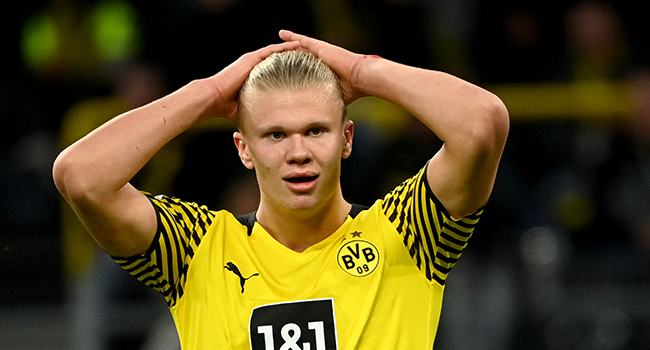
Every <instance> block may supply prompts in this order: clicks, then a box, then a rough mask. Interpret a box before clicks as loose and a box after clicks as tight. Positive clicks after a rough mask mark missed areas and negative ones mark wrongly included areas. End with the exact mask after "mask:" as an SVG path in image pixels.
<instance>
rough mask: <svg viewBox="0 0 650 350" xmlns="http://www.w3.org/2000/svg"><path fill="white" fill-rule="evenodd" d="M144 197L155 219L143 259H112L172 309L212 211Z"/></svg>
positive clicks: (161, 197)
mask: <svg viewBox="0 0 650 350" xmlns="http://www.w3.org/2000/svg"><path fill="white" fill-rule="evenodd" d="M145 195H147V197H148V198H149V200H150V201H151V203H152V204H153V206H154V208H155V210H156V215H157V220H158V229H157V232H156V236H155V238H154V241H153V243H152V244H151V247H150V248H149V250H148V251H147V253H146V254H145V255H143V256H134V257H129V258H119V257H113V259H115V261H116V262H117V263H118V264H119V265H120V266H121V267H122V268H123V269H124V270H126V271H127V272H128V273H129V274H131V275H132V276H133V277H135V278H137V279H138V280H139V281H140V282H142V283H144V284H145V285H147V286H148V287H150V288H152V289H154V290H156V291H158V292H159V293H161V294H162V295H163V296H164V297H165V299H166V300H167V305H168V306H169V307H172V306H173V305H174V304H175V303H176V301H177V300H178V298H180V297H181V296H182V295H183V287H184V285H185V279H186V275H187V270H188V268H189V265H190V262H191V261H192V258H193V257H194V252H195V251H196V249H197V248H198V246H199V244H200V243H201V240H202V239H203V237H204V236H205V234H206V232H207V230H208V227H209V226H210V225H211V224H212V221H213V220H214V219H215V212H213V211H210V210H208V208H207V207H205V206H199V205H197V204H196V203H190V202H184V201H181V200H179V199H176V198H170V197H166V196H162V195H160V196H155V197H153V196H151V195H149V194H147V193H145Z"/></svg>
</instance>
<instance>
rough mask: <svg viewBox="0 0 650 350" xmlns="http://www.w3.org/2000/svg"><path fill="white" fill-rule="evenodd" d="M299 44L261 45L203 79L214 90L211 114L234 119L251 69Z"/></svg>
mask: <svg viewBox="0 0 650 350" xmlns="http://www.w3.org/2000/svg"><path fill="white" fill-rule="evenodd" d="M299 46H300V43H299V42H297V41H290V42H284V43H280V44H273V45H269V46H266V47H263V48H261V49H259V50H256V51H253V52H249V53H246V54H244V55H242V56H241V57H240V58H239V59H237V60H236V61H235V62H233V63H231V64H230V65H229V66H227V67H226V68H224V69H223V70H221V71H220V72H219V73H217V74H215V75H213V76H212V77H210V78H207V79H205V81H206V82H208V83H209V84H210V85H209V86H211V87H212V89H213V90H214V96H215V99H214V101H215V104H214V111H212V113H213V116H215V117H223V118H227V119H230V120H233V121H236V119H237V111H238V106H237V96H238V93H239V90H240V89H241V87H242V85H243V84H244V82H245V81H246V79H247V78H248V75H249V74H250V72H251V70H253V68H254V67H255V66H256V65H257V64H258V63H260V62H262V61H263V60H264V59H265V58H267V57H268V56H270V55H271V54H273V53H276V52H282V51H287V50H293V49H296V48H298V47H299Z"/></svg>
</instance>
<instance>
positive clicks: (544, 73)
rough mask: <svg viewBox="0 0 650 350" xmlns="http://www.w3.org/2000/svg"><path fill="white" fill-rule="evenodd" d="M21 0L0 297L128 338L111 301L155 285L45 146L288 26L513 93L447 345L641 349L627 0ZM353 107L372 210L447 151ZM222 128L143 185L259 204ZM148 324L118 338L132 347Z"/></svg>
mask: <svg viewBox="0 0 650 350" xmlns="http://www.w3.org/2000/svg"><path fill="white" fill-rule="evenodd" d="M13 6H14V8H13V9H12V10H8V11H4V13H3V16H5V17H6V18H5V19H4V20H3V21H2V22H3V24H4V25H5V26H6V27H7V28H6V29H5V30H4V35H3V40H2V46H4V47H5V48H4V49H3V52H4V54H3V57H4V58H3V63H2V65H0V123H1V124H2V127H0V134H1V135H2V137H0V198H2V199H3V200H2V201H0V212H1V213H2V215H0V276H1V278H2V279H3V280H5V281H7V280H9V281H10V282H9V283H8V284H5V285H9V286H11V287H9V288H6V287H5V288H2V289H0V304H5V305H6V304H11V303H13V304H20V303H32V302H54V303H62V304H65V305H67V304H70V305H71V310H72V311H71V319H72V321H71V323H72V324H74V325H75V326H74V327H77V328H75V329H76V331H74V332H73V333H74V334H84V336H79V337H80V338H84V337H85V341H87V342H89V343H91V344H93V345H92V346H91V345H87V344H86V345H78V346H77V348H79V349H91V348H92V349H112V348H118V345H116V344H121V345H119V348H122V349H126V348H128V347H127V346H126V345H125V343H120V340H119V339H115V336H111V334H110V332H108V333H107V332H105V331H102V329H101V328H102V327H103V325H104V324H105V323H104V322H102V321H101V319H102V315H101V314H102V313H105V312H110V307H108V308H107V307H106V305H111V303H112V302H113V300H114V299H115V300H116V301H115V302H120V300H121V299H122V300H123V299H124V298H125V296H126V298H134V299H137V300H140V299H148V298H150V297H151V294H147V293H145V292H142V291H141V289H139V287H140V286H139V285H137V286H135V285H132V284H130V281H128V282H125V280H127V279H128V278H129V277H128V276H126V274H125V273H122V271H118V270H117V269H116V268H115V267H116V266H113V264H112V263H111V262H107V261H106V259H105V258H106V257H105V256H104V254H102V252H100V251H99V248H97V247H96V245H95V244H94V242H92V240H91V238H90V236H89V235H87V234H86V233H85V232H84V229H83V227H82V226H81V225H80V224H79V222H78V221H77V220H76V218H75V217H74V214H73V213H72V212H71V210H70V208H69V207H68V206H67V205H66V204H65V203H63V201H62V199H61V197H60V196H59V195H58V193H57V192H56V189H55V187H54V185H53V182H52V180H51V175H50V174H51V165H52V162H53V160H54V158H55V157H56V154H58V152H59V151H60V150H62V149H63V148H64V147H65V146H67V145H69V144H71V143H72V142H74V141H75V140H77V139H79V138H80V137H82V136H83V135H85V134H86V133H88V132H89V131H91V130H92V129H94V128H95V127H97V126H99V125H101V124H102V123H104V122H105V121H107V120H109V119H110V118H112V117H114V116H116V115H118V114H120V113H122V112H125V111H127V110H129V109H132V108H135V107H138V106H140V105H143V104H145V103H147V102H149V101H151V100H153V99H156V98H158V97H161V96H163V95H164V94H166V93H168V92H171V91H173V90H175V89H177V88H179V87H180V86H182V85H184V84H186V83H188V82H189V81H191V80H192V79H197V78H203V77H207V76H210V75H212V74H215V73H216V72H218V71H219V70H220V69H221V68H223V67H225V66H226V65H228V64H229V63H231V62H232V61H234V60H235V59H237V58H238V57H239V56H240V55H241V54H243V53H245V52H248V51H252V50H255V49H257V48H259V47H262V46H265V45H268V44H270V43H275V42H278V41H279V38H278V37H277V32H278V30H279V29H281V28H286V29H290V30H293V31H295V32H298V33H302V34H306V35H310V36H314V37H317V38H320V39H323V40H327V41H329V42H332V43H335V44H338V45H341V46H343V47H345V48H347V49H349V50H352V51H355V52H359V53H372V54H377V55H380V56H382V57H384V58H388V59H391V60H395V61H398V62H401V63H405V64H409V65H413V66H418V67H423V68H428V69H436V70H442V71H446V72H449V73H452V74H455V75H457V76H460V77H462V78H464V79H467V80H469V81H471V82H473V83H476V84H478V85H481V86H485V87H487V88H488V89H490V90H491V91H494V92H495V93H497V95H499V96H500V97H501V98H502V99H503V100H504V102H505V103H506V106H508V107H509V110H510V114H511V119H512V123H511V131H510V136H509V139H508V143H507V146H506V150H505V154H504V157H503V160H502V164H501V167H500V171H499V175H498V178H497V184H496V186H495V190H494V193H493V196H492V198H491V200H490V203H489V204H488V207H487V210H486V211H485V215H484V217H483V218H482V222H481V225H480V226H479V227H478V228H477V230H476V232H475V236H474V237H473V238H472V241H471V243H470V245H471V247H470V249H469V251H467V253H466V254H465V256H464V257H463V259H461V261H460V263H459V264H458V266H457V268H456V270H455V271H454V273H452V276H451V278H450V281H449V287H448V288H449V289H448V293H447V295H446V297H445V298H446V302H445V304H444V307H443V317H442V322H441V328H440V331H439V339H438V341H437V346H436V348H437V349H448V350H450V349H522V348H525V349H550V350H554V349H647V348H650V303H649V302H647V300H650V41H649V40H647V39H648V38H647V35H648V33H650V32H649V31H648V29H649V28H648V20H647V18H646V16H645V15H644V11H643V10H642V7H641V5H639V4H638V3H637V2H633V1H616V2H614V1H596V0H581V1H567V2H553V1H551V2H549V1H539V0H497V1H483V0H455V1H442V0H296V1H273V0H271V1H269V0H267V1H264V0H162V1H156V2H151V1H144V0H130V1H129V0H87V1H81V0H36V1H29V2H22V3H16V4H14V5H13ZM349 114H350V117H351V118H352V119H353V120H355V123H356V135H355V144H354V146H355V150H354V152H353V155H352V157H351V158H350V159H349V160H346V161H344V165H343V167H344V168H343V187H344V188H343V190H344V193H346V194H347V195H346V197H347V199H348V201H352V202H356V203H361V204H370V203H371V202H372V201H374V200H375V199H377V198H379V197H380V196H382V195H383V194H384V193H385V192H386V191H387V190H388V189H390V188H392V187H393V186H395V185H396V184H398V183H399V182H401V181H402V180H404V179H405V178H406V177H408V176H409V175H411V174H413V173H415V172H416V171H417V170H418V169H419V168H420V167H422V166H423V165H424V163H425V162H426V160H427V159H428V158H429V157H431V155H432V154H433V152H435V150H437V149H438V148H439V147H440V145H441V142H440V140H439V139H437V138H436V136H435V135H433V134H432V133H430V132H429V130H428V129H426V128H425V127H424V126H423V125H422V124H421V123H420V122H418V121H417V120H416V119H415V118H413V117H412V116H410V115H409V114H408V113H407V112H406V111H404V110H402V109H400V108H398V107H396V106H394V105H391V104H389V103H386V102H384V101H381V100H377V99H374V98H366V99H362V100H359V101H357V102H355V103H354V104H353V105H351V106H350V107H349ZM233 127H234V126H233V125H231V124H229V123H226V122H220V121H217V120H214V121H209V122H206V123H205V124H203V125H200V126H199V127H196V128H194V129H193V130H191V131H190V132H188V133H186V134H184V135H182V136H181V137H179V138H178V139H176V140H174V141H173V142H172V143H170V144H169V145H168V146H166V147H165V148H164V149H163V150H162V151H161V152H160V153H159V154H158V155H157V156H156V157H155V158H154V159H153V160H152V161H151V162H150V163H149V164H148V165H147V167H146V168H145V169H143V171H142V172H141V173H139V174H138V175H137V177H136V178H135V179H134V180H133V181H134V182H135V183H136V186H138V188H141V189H143V190H146V191H148V192H152V193H166V194H169V195H173V196H176V197H180V198H183V199H185V200H190V201H196V202H199V203H202V204H206V205H208V206H209V207H211V208H212V209H221V208H227V209H229V210H231V211H233V212H234V213H236V214H243V213H246V212H249V211H252V210H254V209H255V207H256V201H257V198H258V196H259V194H258V192H257V191H258V190H257V187H256V183H255V178H254V174H252V173H251V172H249V171H247V170H245V168H244V167H243V166H241V164H240V162H239V159H238V157H237V154H236V152H235V148H234V146H233V143H232V138H231V135H232V131H233ZM206 184H211V185H210V186H206ZM214 184H222V185H221V186H217V185H214ZM118 285H119V286H122V287H114V286H118ZM98 286H100V287H98ZM124 286H126V287H124ZM107 289H109V290H110V289H116V290H117V289H120V292H119V293H114V292H110V291H106V290H107ZM120 293H121V294H120ZM117 295H121V296H117ZM102 303H103V304H102ZM92 305H95V307H92ZM97 305H105V307H104V308H102V307H98V306H97ZM160 305H161V307H162V309H164V303H161V304H160ZM89 320H90V321H89ZM161 327H163V328H162V329H164V327H166V325H162V326H161ZM73 337H75V336H73ZM146 338H147V336H146V335H143V336H142V338H139V339H137V340H136V341H132V342H131V343H129V344H130V345H129V346H132V347H131V348H133V349H137V348H143V349H144V348H145V346H147V345H146V344H149V343H148V341H149V340H147V339H146ZM97 339H102V341H101V342H98V341H97ZM75 341H76V342H77V344H83V339H82V340H75ZM99 343H101V344H99ZM172 343H173V342H172ZM134 344H135V345H134ZM171 345H172V346H171V347H169V348H170V349H174V347H173V346H174V345H175V343H173V344H171ZM89 346H91V347H89ZM149 346H151V345H149ZM153 348H157V349H161V347H159V346H158V347H156V346H154V347H153Z"/></svg>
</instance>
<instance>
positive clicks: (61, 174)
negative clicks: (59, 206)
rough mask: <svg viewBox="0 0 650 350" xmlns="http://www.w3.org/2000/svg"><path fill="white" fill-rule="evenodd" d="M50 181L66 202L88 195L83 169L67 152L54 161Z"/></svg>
mask: <svg viewBox="0 0 650 350" xmlns="http://www.w3.org/2000/svg"><path fill="white" fill-rule="evenodd" d="M52 179H53V180H54V184H55V185H56V188H57V189H58V190H59V192H60V193H61V195H62V196H63V197H64V198H65V199H66V200H67V201H68V202H72V201H79V200H81V199H82V198H84V197H85V196H87V195H88V190H87V189H88V188H92V186H88V185H84V184H85V183H86V182H87V181H86V182H85V181H83V167H82V166H81V165H80V164H78V162H76V161H75V160H74V157H73V155H72V154H71V153H70V152H69V150H67V149H66V150H64V151H63V152H61V153H60V154H59V155H58V157H57V158H56V159H55V160H54V164H53V166H52Z"/></svg>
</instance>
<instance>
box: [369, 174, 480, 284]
mask: <svg viewBox="0 0 650 350" xmlns="http://www.w3.org/2000/svg"><path fill="white" fill-rule="evenodd" d="M427 166H428V165H427ZM427 166H425V167H424V168H422V169H421V170H420V171H419V172H418V173H417V174H416V175H415V176H413V177H411V178H409V179H408V180H406V181H404V182H403V183H402V184H400V185H399V186H397V187H396V188H395V189H394V190H393V191H391V192H390V193H388V194H387V195H386V196H385V197H384V199H383V202H382V210H383V212H384V214H385V215H386V216H387V217H388V219H389V221H390V222H391V223H392V224H393V226H394V227H395V229H396V230H397V232H398V233H399V234H400V235H401V236H402V240H403V243H404V246H405V247H406V248H407V250H408V252H409V254H410V256H411V258H413V260H414V262H415V264H416V265H417V267H418V268H419V269H420V271H422V272H423V273H424V275H425V276H426V278H427V279H428V280H429V281H431V280H433V281H435V282H437V283H438V284H440V285H444V284H445V281H446V279H447V276H448V275H449V272H450V271H451V269H452V268H453V267H454V265H456V262H457V261H458V259H459V258H460V256H461V255H462V253H463V251H464V250H465V248H466V247H467V243H468V241H469V239H470V237H471V236H472V233H473V231H474V228H475V226H476V224H477V223H478V220H479V218H480V216H481V214H482V213H483V208H481V209H480V210H478V211H477V212H475V213H474V214H471V215H468V216H466V217H464V218H462V219H453V218H452V217H451V216H450V215H449V214H448V213H447V211H446V210H445V208H444V207H443V206H442V204H441V203H440V202H439V201H438V199H437V198H436V197H435V195H434V194H433V192H432V191H431V188H430V187H429V184H428V181H427V177H426V169H427Z"/></svg>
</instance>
